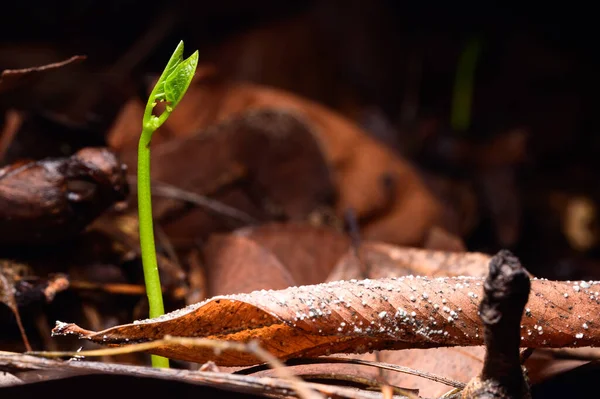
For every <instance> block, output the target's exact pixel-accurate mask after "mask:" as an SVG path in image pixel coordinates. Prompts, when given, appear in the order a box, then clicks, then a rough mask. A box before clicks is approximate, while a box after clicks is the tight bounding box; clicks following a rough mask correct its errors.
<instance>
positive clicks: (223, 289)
mask: <svg viewBox="0 0 600 399" xmlns="http://www.w3.org/2000/svg"><path fill="white" fill-rule="evenodd" d="M204 256H205V259H206V260H205V262H206V274H207V280H208V292H209V296H215V295H224V294H225V295H226V294H231V293H237V292H252V291H255V290H260V289H267V288H271V287H273V288H274V289H283V288H286V287H290V286H293V285H295V283H294V278H293V277H292V276H291V274H290V273H289V272H288V271H287V270H286V268H285V267H284V266H283V265H282V264H281V262H280V261H279V260H278V259H277V258H276V257H275V255H273V254H272V253H271V252H270V251H268V250H266V249H265V248H263V247H261V246H260V245H258V244H257V243H255V242H254V241H252V240H251V239H248V238H246V237H236V236H234V235H226V236H218V235H217V236H212V237H211V238H210V240H209V241H208V243H207V245H206V246H205V247H204Z"/></svg>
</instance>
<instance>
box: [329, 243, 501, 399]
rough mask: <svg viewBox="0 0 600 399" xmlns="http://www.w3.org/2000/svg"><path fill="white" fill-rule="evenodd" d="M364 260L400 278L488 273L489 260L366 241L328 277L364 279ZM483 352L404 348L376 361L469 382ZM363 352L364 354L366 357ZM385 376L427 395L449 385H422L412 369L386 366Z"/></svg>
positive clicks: (374, 274)
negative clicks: (396, 369)
mask: <svg viewBox="0 0 600 399" xmlns="http://www.w3.org/2000/svg"><path fill="white" fill-rule="evenodd" d="M359 259H360V261H361V262H364V263H366V264H367V265H366V266H367V267H366V270H368V271H369V277H371V278H386V277H401V276H406V275H410V274H422V275H429V276H438V277H445V276H448V277H450V276H458V275H470V276H478V277H484V276H485V275H486V274H487V269H488V264H489V261H490V257H489V256H488V255H484V254H480V253H450V252H444V251H433V250H423V249H417V248H402V247H396V246H393V245H389V244H382V243H371V242H366V243H363V245H362V246H361V248H360V253H359V258H357V257H356V256H355V254H354V252H353V251H349V252H348V253H347V254H346V255H345V256H344V257H343V258H341V259H340V261H339V263H338V264H337V266H336V268H335V269H334V271H333V272H332V274H331V275H330V276H329V278H328V281H337V280H350V279H360V278H361V276H362V270H363V266H362V265H361V264H360V262H359ZM484 352H485V350H484V348H483V347H481V346H474V347H450V348H435V349H434V348H431V349H426V350H425V349H405V350H402V351H380V352H378V353H377V356H378V359H377V360H379V361H382V362H387V363H392V364H400V365H402V366H405V367H410V368H413V369H416V370H421V371H426V372H430V373H434V374H437V375H443V376H446V377H448V378H452V379H455V380H457V381H462V382H464V383H466V382H468V381H469V379H470V378H472V377H473V373H474V370H479V369H481V365H482V364H483V355H484ZM354 356H356V355H354ZM364 356H365V355H361V357H363V358H364ZM383 375H384V376H385V378H386V379H387V381H388V382H389V383H391V384H394V385H398V386H402V387H407V388H419V390H420V393H421V395H422V396H424V397H439V396H441V395H442V394H444V393H445V392H447V391H448V390H449V387H448V386H447V385H444V384H441V383H437V382H433V381H429V382H428V383H427V384H423V379H422V378H421V377H417V376H413V375H409V374H403V373H395V372H390V371H384V372H383Z"/></svg>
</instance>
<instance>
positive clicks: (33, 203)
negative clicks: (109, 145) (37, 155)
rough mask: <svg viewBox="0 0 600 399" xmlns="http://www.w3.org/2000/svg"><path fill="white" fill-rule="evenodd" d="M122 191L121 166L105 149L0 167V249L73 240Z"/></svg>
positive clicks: (124, 192)
mask: <svg viewBox="0 0 600 399" xmlns="http://www.w3.org/2000/svg"><path fill="white" fill-rule="evenodd" d="M127 192H128V186H127V181H126V179H125V173H124V166H123V165H122V164H121V163H120V162H119V161H118V159H117V157H116V156H115V154H114V153H112V152H111V151H109V150H108V149H106V148H84V149H82V150H80V151H78V152H77V153H76V154H74V155H73V156H71V157H68V158H58V159H45V160H41V161H30V162H25V161H23V162H19V163H16V164H12V165H9V166H6V167H4V168H2V169H0V245H14V244H33V243H44V244H47V243H54V242H57V241H61V240H65V239H68V238H71V237H73V236H74V235H75V234H77V233H79V232H80V231H81V230H82V229H83V228H84V227H85V226H86V225H87V224H88V223H90V222H91V221H92V220H94V219H95V218H96V217H97V216H99V215H100V214H101V213H102V212H104V211H105V210H106V209H107V208H109V207H110V206H112V205H113V204H115V202H118V201H122V200H124V199H125V197H126V195H127Z"/></svg>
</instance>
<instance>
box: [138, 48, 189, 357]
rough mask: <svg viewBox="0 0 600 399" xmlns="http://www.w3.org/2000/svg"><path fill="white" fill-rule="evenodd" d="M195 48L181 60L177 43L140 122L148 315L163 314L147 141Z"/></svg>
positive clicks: (184, 84) (183, 81)
mask: <svg viewBox="0 0 600 399" xmlns="http://www.w3.org/2000/svg"><path fill="white" fill-rule="evenodd" d="M197 65H198V51H196V52H194V53H193V54H192V55H191V56H190V57H189V58H187V59H185V60H184V59H183V41H181V42H179V44H178V45H177V48H176V49H175V52H174V53H173V55H172V56H171V59H170V60H169V62H168V63H167V66H166V67H165V69H164V71H163V73H162V74H161V75H160V78H159V79H158V82H157V83H156V85H155V86H154V89H153V90H152V92H151V93H150V96H149V97H148V103H147V104H146V109H145V112H144V119H143V121H142V134H141V136H140V141H139V146H138V179H137V185H138V190H137V191H138V215H139V225H140V226H139V227H140V248H141V252H142V264H143V267H144V280H145V282H146V294H147V295H148V304H149V308H150V318H155V317H158V316H160V315H162V314H164V313H165V309H164V304H163V297H162V289H161V285H160V277H159V273H158V263H157V261H156V248H155V244H154V228H153V223H152V194H151V188H150V140H151V139H152V134H153V133H154V132H155V131H156V130H157V129H158V128H159V127H160V126H161V125H162V124H163V123H164V122H165V121H166V120H167V118H168V117H169V115H171V112H173V110H174V109H175V107H177V104H179V101H181V99H182V98H183V95H184V94H185V92H186V91H187V89H188V87H189V85H190V83H191V81H192V78H193V77H194V73H195V72H196V67H197ZM158 102H166V107H165V110H164V111H163V112H162V113H161V114H160V115H158V116H156V115H153V114H152V111H153V109H154V107H155V106H156V104H157V103H158ZM152 366H153V367H164V368H168V367H169V359H167V358H164V357H160V356H152Z"/></svg>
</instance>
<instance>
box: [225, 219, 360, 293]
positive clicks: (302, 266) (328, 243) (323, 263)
mask: <svg viewBox="0 0 600 399" xmlns="http://www.w3.org/2000/svg"><path fill="white" fill-rule="evenodd" d="M233 234H234V235H240V236H243V237H248V238H249V239H251V240H252V241H254V242H256V243H257V244H259V245H261V246H262V247H263V248H265V249H267V250H269V251H271V252H272V253H273V255H274V256H275V257H276V258H277V259H279V261H280V262H281V263H282V264H283V265H284V266H285V269H286V270H287V271H288V272H289V273H290V274H291V275H292V277H293V279H294V284H292V285H309V284H317V283H320V282H323V281H325V280H326V279H327V276H329V274H330V273H331V271H332V270H333V268H334V266H335V265H336V264H337V263H338V261H339V259H340V257H341V256H342V255H344V254H345V253H346V252H347V251H348V249H349V248H350V239H349V238H348V236H347V235H345V234H343V233H341V232H339V231H337V230H335V229H333V228H331V227H327V226H313V225H310V224H307V223H293V222H290V223H267V224H263V225H260V226H256V227H247V228H243V229H239V230H236V231H235V232H234V233H233ZM247 263H248V264H247V265H246V266H245V267H248V268H253V267H255V262H252V261H248V262H247ZM286 287H287V286H286ZM286 287H282V288H286ZM262 288H269V289H275V287H268V286H267V287H262ZM238 292H242V291H235V293H238ZM231 293H234V292H231Z"/></svg>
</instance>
